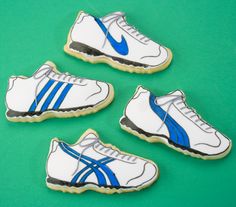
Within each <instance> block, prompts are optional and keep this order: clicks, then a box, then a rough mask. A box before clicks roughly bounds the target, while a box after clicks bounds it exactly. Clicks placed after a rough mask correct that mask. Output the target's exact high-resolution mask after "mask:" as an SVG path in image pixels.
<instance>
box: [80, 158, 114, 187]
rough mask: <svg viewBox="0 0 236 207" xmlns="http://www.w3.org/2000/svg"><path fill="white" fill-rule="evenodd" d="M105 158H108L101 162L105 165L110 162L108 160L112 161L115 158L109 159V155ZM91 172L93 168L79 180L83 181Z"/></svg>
mask: <svg viewBox="0 0 236 207" xmlns="http://www.w3.org/2000/svg"><path fill="white" fill-rule="evenodd" d="M107 158H108V159H107V160H105V161H103V162H102V164H103V165H106V164H108V163H110V162H112V161H114V160H115V159H113V158H111V159H110V158H109V157H107ZM95 168H97V169H99V166H95ZM92 173H93V170H92V169H91V170H89V171H88V172H87V173H86V174H85V175H84V176H83V177H82V178H81V179H80V181H79V182H81V183H84V182H85V180H86V179H87V178H88V176H89V175H91V174H92Z"/></svg>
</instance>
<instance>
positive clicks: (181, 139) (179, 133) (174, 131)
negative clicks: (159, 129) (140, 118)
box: [149, 94, 190, 148]
mask: <svg viewBox="0 0 236 207" xmlns="http://www.w3.org/2000/svg"><path fill="white" fill-rule="evenodd" d="M155 99H156V96H154V95H153V94H151V95H150V98H149V104H150V106H151V109H152V110H153V112H154V113H155V114H156V115H157V116H158V117H160V119H161V120H162V121H164V123H165V125H166V127H167V129H168V131H169V134H170V140H171V141H173V142H174V143H176V144H178V145H181V146H184V147H186V148H189V147H190V143H189V138H188V135H187V133H186V131H185V130H184V129H183V128H182V127H181V126H180V125H179V124H178V123H177V122H176V121H175V120H174V119H173V118H172V117H171V116H170V115H169V114H166V113H167V112H166V111H165V110H163V109H162V108H161V107H160V106H158V105H157V104H156V103H155ZM165 117H166V118H165ZM164 119H165V120H164Z"/></svg>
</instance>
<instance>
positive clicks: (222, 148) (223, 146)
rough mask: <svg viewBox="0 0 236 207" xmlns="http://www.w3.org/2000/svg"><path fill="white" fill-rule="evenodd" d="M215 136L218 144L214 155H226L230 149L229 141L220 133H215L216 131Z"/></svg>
mask: <svg viewBox="0 0 236 207" xmlns="http://www.w3.org/2000/svg"><path fill="white" fill-rule="evenodd" d="M215 135H216V137H217V138H218V139H219V141H220V144H219V146H218V147H217V148H216V151H215V153H216V154H219V155H222V154H227V152H228V150H229V149H230V147H231V140H229V139H228V138H226V137H225V136H224V135H222V134H221V133H219V132H217V131H216V133H215Z"/></svg>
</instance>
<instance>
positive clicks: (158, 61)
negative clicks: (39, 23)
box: [64, 11, 172, 73]
mask: <svg viewBox="0 0 236 207" xmlns="http://www.w3.org/2000/svg"><path fill="white" fill-rule="evenodd" d="M64 50H65V52H66V53H68V54H70V55H72V56H75V57H77V58H80V59H82V60H84V61H88V62H91V63H98V62H103V63H107V64H109V65H111V66H112V67H114V68H117V69H119V70H123V71H128V72H135V73H153V72H157V71H160V70H163V69H165V68H166V67H167V66H168V65H169V64H170V62H171V59H172V53H171V51H170V49H168V48H167V47H164V46H162V45H160V44H158V43H156V42H154V41H152V40H151V39H150V38H148V37H146V36H145V35H143V34H141V33H140V32H138V31H137V30H136V29H135V28H134V27H133V26H131V25H129V24H128V22H127V21H126V17H125V14H124V13H122V12H114V13H111V14H108V15H106V16H104V17H101V18H98V17H95V16H92V15H90V14H87V13H84V12H82V11H81V12H80V13H79V14H78V17H77V18H76V21H75V23H74V25H73V26H72V28H71V30H70V32H69V35H68V38H67V43H66V45H65V47H64Z"/></svg>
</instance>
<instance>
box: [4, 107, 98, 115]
mask: <svg viewBox="0 0 236 207" xmlns="http://www.w3.org/2000/svg"><path fill="white" fill-rule="evenodd" d="M91 107H94V106H93V105H87V106H83V107H76V108H67V109H58V110H52V109H49V110H46V111H34V112H29V111H27V112H19V111H14V110H11V109H9V110H8V111H7V113H6V115H7V116H8V117H25V116H35V115H36V116H40V115H42V114H43V113H44V112H71V111H77V110H82V109H86V108H91Z"/></svg>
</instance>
